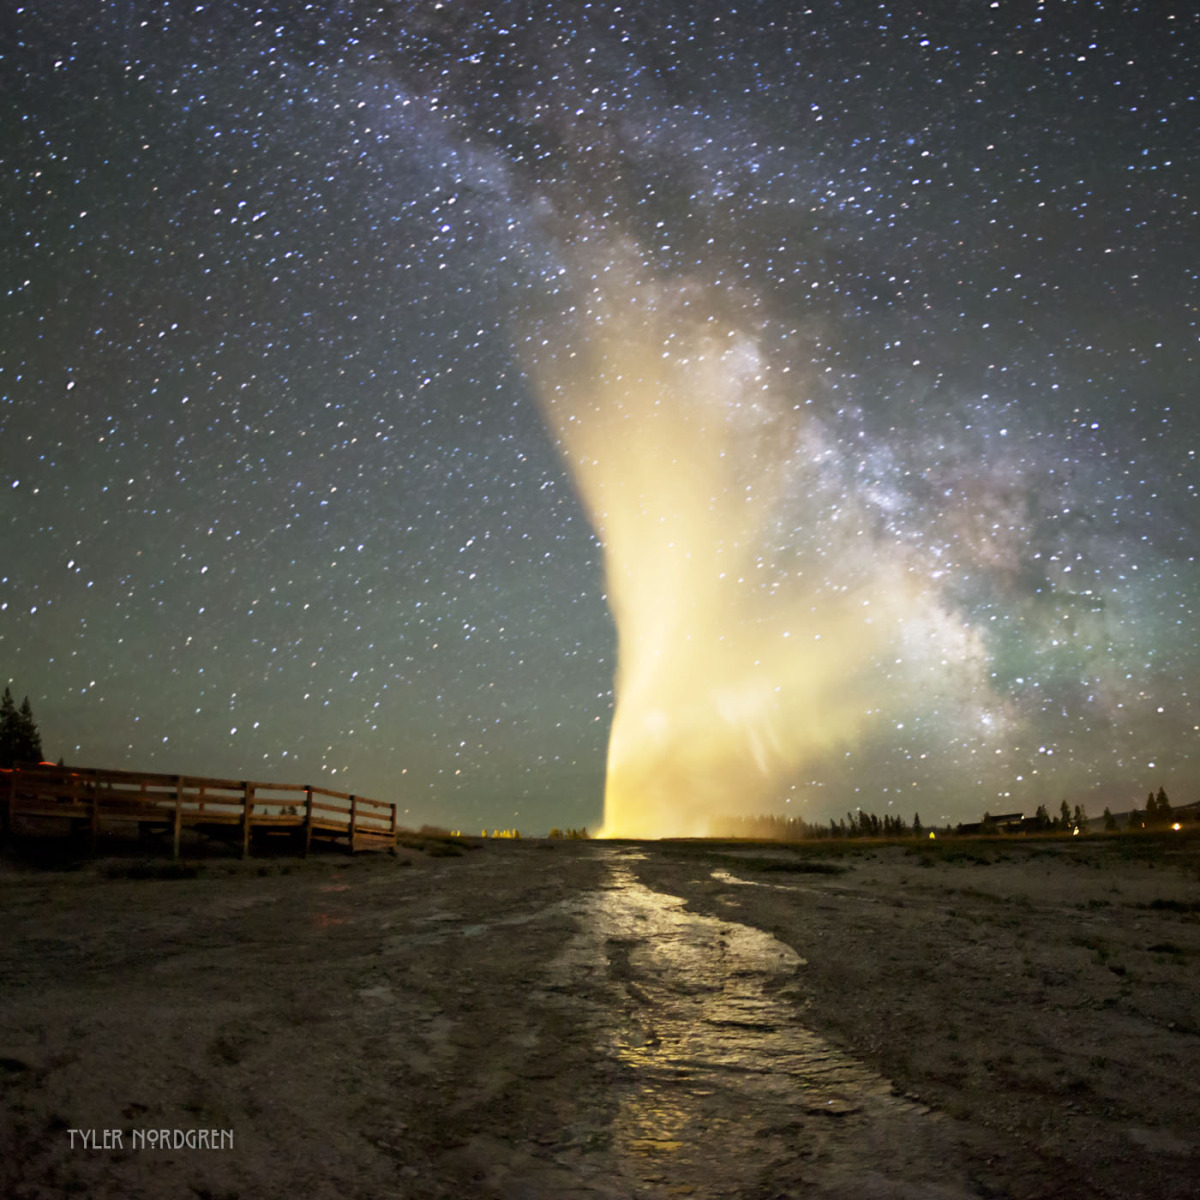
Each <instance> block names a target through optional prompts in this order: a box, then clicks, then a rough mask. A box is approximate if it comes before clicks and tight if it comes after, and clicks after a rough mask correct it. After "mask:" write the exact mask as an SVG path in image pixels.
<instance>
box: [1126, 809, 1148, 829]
mask: <svg viewBox="0 0 1200 1200" xmlns="http://www.w3.org/2000/svg"><path fill="white" fill-rule="evenodd" d="M1144 822H1145V818H1144V817H1143V816H1142V814H1141V813H1140V812H1138V809H1137V805H1136V804H1135V805H1134V806H1133V807H1132V808H1131V809H1130V810H1129V820H1128V821H1126V822H1125V828H1126V829H1141V828H1142V825H1143V823H1144Z"/></svg>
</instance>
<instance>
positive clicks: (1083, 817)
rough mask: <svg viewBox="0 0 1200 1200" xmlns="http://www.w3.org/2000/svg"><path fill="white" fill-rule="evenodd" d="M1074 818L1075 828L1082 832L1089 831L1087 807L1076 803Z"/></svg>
mask: <svg viewBox="0 0 1200 1200" xmlns="http://www.w3.org/2000/svg"><path fill="white" fill-rule="evenodd" d="M1073 820H1074V822H1075V828H1076V829H1078V830H1079V832H1080V833H1087V827H1088V815H1087V809H1086V808H1084V807H1083V805H1082V804H1077V805H1075V816H1074V818H1073Z"/></svg>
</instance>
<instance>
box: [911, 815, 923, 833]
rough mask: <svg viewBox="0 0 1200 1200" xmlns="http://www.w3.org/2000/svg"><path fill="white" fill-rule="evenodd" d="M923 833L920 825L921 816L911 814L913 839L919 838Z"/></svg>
mask: <svg viewBox="0 0 1200 1200" xmlns="http://www.w3.org/2000/svg"><path fill="white" fill-rule="evenodd" d="M923 832H924V829H923V828H922V825H921V814H920V813H913V837H920V836H921V834H922V833H923Z"/></svg>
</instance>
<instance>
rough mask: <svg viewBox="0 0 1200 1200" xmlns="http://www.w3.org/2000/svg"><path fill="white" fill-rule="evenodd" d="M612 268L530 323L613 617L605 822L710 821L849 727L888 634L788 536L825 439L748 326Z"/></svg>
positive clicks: (645, 830)
mask: <svg viewBox="0 0 1200 1200" xmlns="http://www.w3.org/2000/svg"><path fill="white" fill-rule="evenodd" d="M617 274H618V271H617V268H616V267H610V268H609V270H608V271H607V272H606V273H605V274H604V275H603V276H602V277H601V278H602V280H603V286H602V288H601V289H597V290H596V291H594V292H592V293H591V294H590V295H589V296H588V297H587V299H586V300H585V301H584V302H582V303H580V304H578V305H577V306H576V308H575V309H574V310H573V311H572V314H571V316H570V318H569V319H568V320H567V321H566V322H564V323H563V324H562V325H561V326H560V327H559V328H558V329H556V330H549V329H547V328H543V329H542V330H541V333H540V337H539V338H537V339H531V341H532V342H539V343H540V349H538V348H535V349H534V351H533V353H532V354H531V360H530V370H531V374H532V375H533V378H534V380H535V382H536V384H537V386H538V390H539V393H540V396H541V399H542V403H543V406H544V409H545V412H546V414H547V419H548V421H549V424H550V426H551V428H552V429H553V431H554V432H555V433H556V434H557V436H558V438H559V441H560V444H561V446H562V449H563V452H564V454H565V455H566V457H567V460H568V462H569V464H570V468H571V471H572V473H573V475H574V478H575V482H576V484H577V486H578V488H579V490H580V493H581V494H582V496H583V499H584V502H585V504H586V505H587V507H588V510H589V512H590V515H591V518H592V521H593V523H594V525H595V528H596V532H597V535H598V536H599V538H600V539H601V542H602V543H603V546H604V553H605V569H606V575H607V584H608V598H609V604H610V607H611V609H612V613H613V616H614V619H615V623H616V628H617V639H618V645H617V656H618V657H617V672H616V680H615V696H616V707H615V712H614V716H613V725H612V734H611V740H610V743H609V751H608V774H607V784H606V790H605V817H604V829H603V833H604V834H605V835H607V836H632V837H657V836H663V835H670V834H678V835H699V834H704V833H706V832H707V830H708V822H709V819H710V817H712V816H715V815H728V814H733V813H737V812H748V811H762V810H763V808H764V806H766V805H767V804H768V803H769V801H770V800H771V799H772V798H773V797H774V796H775V795H777V794H778V790H779V786H780V782H781V779H782V777H783V775H784V774H785V773H787V772H789V771H790V770H792V769H793V768H794V767H795V766H796V765H797V764H798V763H799V762H800V761H801V759H802V758H803V757H804V755H805V754H806V753H809V752H811V751H813V750H814V749H815V748H817V747H825V746H828V745H829V744H830V743H831V742H832V741H834V740H837V739H838V738H839V737H842V736H845V735H846V734H848V733H849V732H850V729H851V727H852V724H853V723H854V721H855V718H853V717H852V716H851V708H852V707H854V704H852V696H851V694H850V693H851V692H852V691H853V688H852V687H850V686H849V682H850V681H852V680H853V679H854V676H855V670H854V668H855V665H856V664H857V663H859V662H861V661H862V657H863V655H864V654H869V653H870V651H871V649H872V647H873V646H875V644H876V642H877V641H878V638H877V636H876V634H875V631H874V629H873V627H872V625H871V623H870V621H869V620H866V621H864V612H863V608H862V605H863V599H862V592H861V589H859V588H854V587H850V588H848V589H847V588H840V589H837V588H826V587H823V586H822V581H821V577H820V573H819V566H820V564H819V562H818V561H817V559H816V558H814V552H813V551H812V549H811V547H810V548H808V549H802V548H798V547H796V546H795V545H794V544H793V543H794V539H791V538H786V539H785V542H786V544H785V545H782V546H781V544H780V534H779V525H778V522H779V514H780V511H781V507H784V508H787V509H788V510H789V511H790V512H792V516H793V517H794V516H795V512H794V511H792V510H793V509H794V508H795V502H796V497H797V495H798V494H799V493H797V489H796V483H797V480H799V481H800V483H801V484H803V481H804V477H805V472H806V470H807V469H808V467H807V466H806V464H808V463H809V462H810V461H811V460H813V459H814V458H819V457H820V455H821V453H822V448H821V447H820V445H818V444H817V440H816V439H817V436H818V435H817V433H816V432H815V431H814V429H813V428H811V427H807V428H806V426H805V424H804V422H802V421H800V420H799V419H798V417H797V414H796V412H795V411H794V408H795V407H796V406H795V400H794V398H786V397H784V396H783V395H782V394H781V391H782V389H776V388H772V389H770V390H765V389H764V375H765V374H767V372H765V369H764V365H763V363H762V361H761V358H760V354H759V351H758V348H757V343H756V342H755V340H754V339H753V338H752V337H751V336H749V335H747V334H745V333H744V332H740V331H739V330H738V328H737V326H736V324H735V323H734V322H732V321H728V320H722V319H721V317H720V315H719V313H718V312H717V311H716V309H715V308H714V307H713V306H712V305H711V304H709V303H707V302H706V297H707V293H706V292H705V291H704V290H702V289H699V288H688V287H686V286H681V285H677V286H675V287H674V288H673V290H669V291H668V290H666V289H665V288H663V287H653V286H645V285H642V284H635V283H633V282H632V271H628V272H626V274H625V275H624V276H623V277H622V278H617V279H614V276H615V275H617ZM802 490H803V489H802V488H801V492H802ZM785 493H786V494H787V495H785ZM785 501H786V502H785ZM840 569H841V571H842V573H843V574H844V575H845V576H846V577H847V578H855V577H856V570H855V564H854V563H853V562H852V561H849V560H847V561H843V562H842V563H841V564H840ZM874 574H875V573H874V569H873V568H872V569H871V570H869V571H867V572H865V575H866V577H867V578H873V577H874ZM863 575H864V572H857V577H859V578H862V577H863ZM876 582H877V581H876ZM855 711H861V709H857V708H856V709H855Z"/></svg>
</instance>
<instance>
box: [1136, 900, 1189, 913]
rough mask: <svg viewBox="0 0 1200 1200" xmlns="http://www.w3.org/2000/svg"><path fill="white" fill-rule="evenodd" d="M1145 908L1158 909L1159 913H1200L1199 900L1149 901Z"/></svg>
mask: <svg viewBox="0 0 1200 1200" xmlns="http://www.w3.org/2000/svg"><path fill="white" fill-rule="evenodd" d="M1147 907H1148V908H1154V909H1158V910H1159V911H1161V912H1177V913H1194V912H1200V900H1163V899H1161V898H1158V899H1154V900H1151V901H1150V903H1149V904H1148V905H1147Z"/></svg>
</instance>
